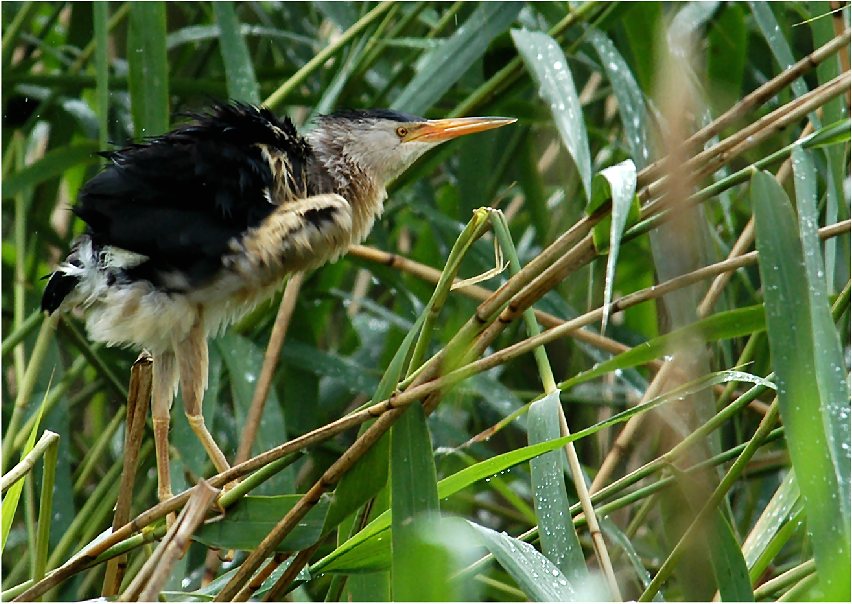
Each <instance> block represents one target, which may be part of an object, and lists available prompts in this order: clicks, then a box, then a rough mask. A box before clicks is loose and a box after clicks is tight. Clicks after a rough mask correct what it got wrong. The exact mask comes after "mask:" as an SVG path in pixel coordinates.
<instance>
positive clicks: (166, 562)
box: [118, 479, 220, 602]
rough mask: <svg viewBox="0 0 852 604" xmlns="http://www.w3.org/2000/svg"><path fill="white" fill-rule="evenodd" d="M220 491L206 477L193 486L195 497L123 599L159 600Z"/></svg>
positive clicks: (193, 495)
mask: <svg viewBox="0 0 852 604" xmlns="http://www.w3.org/2000/svg"><path fill="white" fill-rule="evenodd" d="M219 492H220V490H219V489H216V488H213V487H212V486H210V484H209V483H208V482H207V481H206V480H204V479H202V480H201V481H199V483H198V484H197V485H195V487H193V488H192V489H191V496H190V498H189V501H188V502H187V504H186V507H184V508H183V510H182V511H181V513H180V515H179V516H178V518H177V521H176V522H175V523H174V524H173V525H172V527H171V528H170V529H169V531H168V532H167V533H166V535H165V537H163V540H162V541H161V542H160V544H159V545H158V546H157V549H156V550H154V553H153V554H151V557H150V558H148V560H146V561H145V564H144V565H143V566H142V568H141V569H140V570H139V573H137V575H136V577H134V578H133V581H131V583H130V585H128V586H127V589H126V590H125V591H124V593H123V594H121V597H120V598H119V599H118V600H119V602H133V601H142V602H156V601H157V596H158V594H159V593H160V589H162V587H163V585H164V584H165V582H166V581H167V580H168V578H169V575H170V574H171V571H172V568H173V567H174V564H175V562H177V561H178V559H180V558H181V557H182V556H183V555H184V553H185V552H186V550H187V548H188V547H189V545H190V543H191V539H192V535H193V533H195V531H196V529H197V528H198V527H199V525H200V524H201V523H202V522H203V521H204V517H205V516H206V515H207V511H208V510H209V509H210V504H211V503H212V502H213V500H214V499H215V498H216V496H217V495H218V494H219Z"/></svg>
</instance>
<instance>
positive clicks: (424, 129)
mask: <svg viewBox="0 0 852 604" xmlns="http://www.w3.org/2000/svg"><path fill="white" fill-rule="evenodd" d="M517 121H518V120H517V118H514V117H457V118H447V119H444V120H428V121H426V122H425V123H423V124H421V125H419V126H416V127H414V128H411V130H410V131H409V133H408V134H407V135H406V136H405V138H403V139H402V140H403V142H409V141H420V142H428V143H439V142H443V141H447V140H450V139H451V138H456V137H458V136H464V135H465V134H473V133H474V132H482V131H484V130H491V129H492V128H500V127H501V126H505V125H507V124H513V123H515V122H517Z"/></svg>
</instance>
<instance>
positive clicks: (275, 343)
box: [234, 273, 304, 464]
mask: <svg viewBox="0 0 852 604" xmlns="http://www.w3.org/2000/svg"><path fill="white" fill-rule="evenodd" d="M303 278H304V275H303V274H302V273H296V274H295V275H293V276H292V277H290V280H289V281H287V285H286V286H285V287H284V294H283V295H282V296H281V304H280V305H279V306H278V314H277V315H276V317H275V323H274V324H273V326H272V333H271V334H269V344H268V345H267V346H266V353H265V354H264V355H263V366H262V367H261V369H260V377H259V378H258V380H257V387H256V388H255V389H254V396H253V397H252V399H251V407H249V410H248V415H247V417H246V425H245V426H244V427H243V433H242V434H241V435H240V445H239V448H238V449H237V457H236V459H235V460H234V463H235V464H239V463H242V462H244V461H245V460H246V459H248V458H249V455H251V447H252V444H253V443H254V439H255V436H256V435H257V429H258V427H259V426H260V420H261V418H262V417H263V408H264V407H265V406H266V399H267V397H268V396H269V388H270V387H271V386H272V378H273V377H274V376H275V368H276V367H277V366H278V359H279V358H280V356H281V347H282V346H283V345H284V338H285V336H286V335H287V328H288V327H289V325H290V318H291V317H292V316H293V309H294V308H296V300H297V299H298V297H299V290H300V289H301V287H302V280H303Z"/></svg>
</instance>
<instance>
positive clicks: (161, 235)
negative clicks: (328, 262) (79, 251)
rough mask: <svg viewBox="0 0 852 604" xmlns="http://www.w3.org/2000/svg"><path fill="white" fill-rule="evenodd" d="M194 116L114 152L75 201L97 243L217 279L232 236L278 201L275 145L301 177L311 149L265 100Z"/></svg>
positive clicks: (193, 277)
mask: <svg viewBox="0 0 852 604" xmlns="http://www.w3.org/2000/svg"><path fill="white" fill-rule="evenodd" d="M195 117H196V120H195V121H194V122H193V123H191V124H189V125H187V126H184V127H181V128H179V129H176V130H174V131H172V132H170V133H168V134H166V135H163V136H161V137H158V138H155V139H151V140H148V141H146V142H145V143H143V144H138V145H132V146H129V147H126V148H124V149H121V150H118V151H115V152H111V153H107V154H106V156H107V157H108V158H109V159H110V160H111V164H110V165H108V166H107V167H106V168H105V169H104V170H103V171H102V172H100V173H99V174H98V175H97V176H95V177H94V178H93V179H92V180H90V181H89V182H88V183H86V185H85V186H84V187H83V189H82V190H81V193H80V196H79V199H78V203H77V205H76V206H75V208H74V211H75V212H76V213H77V215H78V216H80V217H81V218H82V219H83V220H84V221H85V222H86V223H87V224H88V225H89V229H90V234H91V236H92V238H93V240H94V241H95V242H96V243H97V244H98V245H101V246H103V245H109V246H115V247H119V248H122V249H125V250H129V251H132V252H135V253H137V254H142V255H144V256H146V257H148V261H147V262H146V263H145V265H144V266H141V267H138V269H137V271H148V272H149V273H152V274H154V273H156V272H158V271H164V270H169V271H174V270H178V271H180V272H181V273H183V274H184V275H185V276H186V278H187V279H188V280H189V281H190V282H200V281H203V280H205V279H208V278H210V277H211V276H212V275H213V274H214V273H215V271H216V270H217V269H218V268H219V262H220V259H221V257H222V255H223V254H225V253H226V252H227V251H228V249H229V242H230V241H231V240H232V239H234V238H239V237H240V236H241V235H242V234H243V233H245V232H246V231H247V230H248V229H251V228H253V227H255V226H257V225H259V224H260V223H261V222H262V221H263V220H264V219H265V218H266V217H267V216H269V214H271V213H272V212H273V211H274V210H275V207H276V206H274V205H273V204H272V203H271V199H270V193H269V191H270V188H271V187H272V186H273V184H274V179H273V174H272V169H271V167H270V153H272V154H273V155H275V156H281V155H283V156H284V157H285V158H286V160H287V161H286V163H287V165H288V166H289V167H290V168H291V169H292V171H293V173H292V174H290V175H289V176H290V178H291V179H295V180H297V181H298V180H300V179H303V178H304V176H303V171H304V165H305V163H306V160H307V157H308V154H309V152H310V151H309V148H308V147H307V144H306V143H305V142H304V140H303V139H302V138H301V137H299V136H298V134H296V131H295V129H294V128H293V126H292V124H291V123H290V122H289V120H285V121H280V120H278V119H277V118H275V117H274V116H273V115H272V114H271V113H270V112H269V111H267V110H265V109H258V108H255V107H252V106H249V105H241V104H231V105H219V106H217V107H215V108H214V109H213V111H212V112H211V113H209V114H205V115H199V116H195Z"/></svg>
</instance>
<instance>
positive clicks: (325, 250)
mask: <svg viewBox="0 0 852 604" xmlns="http://www.w3.org/2000/svg"><path fill="white" fill-rule="evenodd" d="M351 235H352V206H351V205H350V204H349V202H348V201H347V200H346V199H344V198H343V197H341V196H340V195H337V194H335V193H327V194H323V195H315V196H313V197H308V198H306V199H300V200H298V201H294V202H292V203H288V204H283V205H281V206H280V207H278V208H276V209H275V211H274V212H273V213H272V214H270V215H269V216H268V217H266V218H265V219H264V220H263V221H262V222H261V223H260V224H259V225H258V226H257V227H254V228H251V229H249V230H248V231H246V233H245V235H244V236H243V237H242V239H241V241H240V245H239V251H238V252H237V253H236V254H235V255H234V257H236V258H239V259H240V260H242V261H246V262H248V264H249V267H248V270H258V269H261V270H262V269H263V268H266V267H277V268H279V269H280V270H281V271H287V272H289V271H300V270H306V269H310V268H315V267H317V266H319V265H321V264H324V263H325V262H327V261H329V260H336V259H337V258H338V257H339V256H340V255H341V254H343V253H344V252H345V251H346V250H347V249H349V244H350V243H351Z"/></svg>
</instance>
